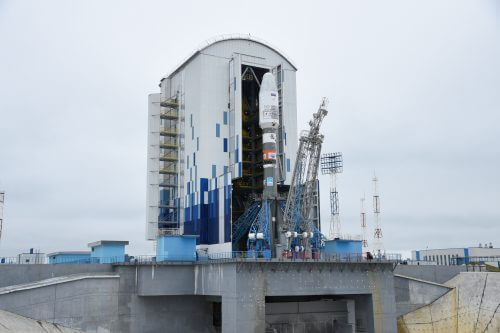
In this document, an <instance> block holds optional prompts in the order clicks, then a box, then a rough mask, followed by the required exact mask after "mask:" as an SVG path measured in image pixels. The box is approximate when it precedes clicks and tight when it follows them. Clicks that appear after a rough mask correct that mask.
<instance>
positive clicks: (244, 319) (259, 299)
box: [222, 291, 266, 333]
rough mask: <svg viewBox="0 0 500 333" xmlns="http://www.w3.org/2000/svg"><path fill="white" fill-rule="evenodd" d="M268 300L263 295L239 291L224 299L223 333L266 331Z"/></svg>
mask: <svg viewBox="0 0 500 333" xmlns="http://www.w3.org/2000/svg"><path fill="white" fill-rule="evenodd" d="M265 304H266V300H265V297H264V296H263V295H256V294H251V292H250V291H249V292H247V291H238V292H237V294H236V295H231V296H223V297H222V333H234V332H237V333H254V332H264V331H265V326H266V324H265V318H266V311H265V308H266V305H265Z"/></svg>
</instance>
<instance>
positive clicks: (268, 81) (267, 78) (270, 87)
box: [260, 72, 276, 91]
mask: <svg viewBox="0 0 500 333" xmlns="http://www.w3.org/2000/svg"><path fill="white" fill-rule="evenodd" d="M260 91H276V81H274V75H273V74H271V73H269V72H267V73H266V74H264V76H263V77H262V83H261V84H260Z"/></svg>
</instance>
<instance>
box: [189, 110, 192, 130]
mask: <svg viewBox="0 0 500 333" xmlns="http://www.w3.org/2000/svg"><path fill="white" fill-rule="evenodd" d="M189 126H191V127H193V114H192V113H191V114H190V115H189Z"/></svg>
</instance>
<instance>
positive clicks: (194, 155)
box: [193, 153, 196, 166]
mask: <svg viewBox="0 0 500 333" xmlns="http://www.w3.org/2000/svg"><path fill="white" fill-rule="evenodd" d="M195 165H196V153H193V166H195Z"/></svg>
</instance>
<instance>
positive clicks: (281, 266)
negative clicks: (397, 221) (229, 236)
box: [0, 261, 396, 333]
mask: <svg viewBox="0 0 500 333" xmlns="http://www.w3.org/2000/svg"><path fill="white" fill-rule="evenodd" d="M11 266H12V268H11V269H12V270H13V271H16V272H18V273H21V272H29V274H28V277H27V278H24V277H22V278H19V276H18V278H19V279H21V280H27V281H34V279H36V277H39V276H47V275H48V277H51V276H52V273H50V271H51V270H54V272H53V273H54V274H58V275H63V274H62V273H65V275H68V274H70V273H74V272H75V271H78V270H87V271H88V270H91V267H92V266H95V268H101V269H103V270H104V269H107V268H106V267H108V268H109V267H111V266H107V265H29V266H31V267H35V269H32V270H28V271H26V269H27V268H23V267H20V266H23V265H11ZM63 268H66V271H65V272H64V271H63ZM36 269H38V270H39V271H38V272H37V271H36ZM6 272H8V271H6ZM113 272H114V274H115V275H117V276H119V279H118V278H114V279H104V280H102V281H101V280H98V279H92V278H89V277H87V278H86V280H85V281H83V280H82V281H71V282H68V281H67V282H64V283H63V282H61V281H60V280H61V279H62V280H68V279H75V276H71V275H70V276H67V277H62V278H60V279H53V280H57V281H58V282H57V283H56V282H54V283H52V284H50V285H48V284H47V283H46V282H43V281H42V282H37V283H35V284H34V285H31V286H29V288H30V289H26V288H25V289H26V290H20V288H19V286H17V287H16V288H14V289H16V290H15V291H14V292H10V290H11V289H8V288H7V289H8V290H7V289H6V288H4V292H3V294H2V293H1V292H0V308H2V309H9V310H11V311H13V312H15V313H20V314H23V315H27V316H31V317H33V318H37V319H46V320H48V321H54V322H60V323H63V324H65V325H70V326H71V327H78V328H83V329H86V330H89V331H90V332H97V330H99V329H100V331H99V332H110V333H115V332H120V333H132V332H162V331H165V330H166V328H169V329H170V331H172V332H216V331H217V330H218V329H217V328H216V327H214V326H213V321H212V319H213V318H212V302H214V299H216V300H215V301H216V302H221V303H222V305H221V311H222V327H221V329H222V332H231V333H232V332H238V333H244V332H252V333H253V332H264V331H265V330H266V327H267V328H269V326H270V324H271V322H266V297H285V296H286V297H288V296H293V297H308V296H311V295H315V296H314V297H319V298H322V297H323V296H325V298H330V299H334V300H335V301H339V300H343V301H344V302H347V303H348V304H350V305H349V306H350V307H351V310H352V308H354V310H353V311H350V312H349V311H348V314H349V313H351V314H352V316H353V317H354V318H351V319H352V320H349V321H348V322H347V323H344V324H346V325H350V324H351V323H352V322H354V321H355V322H356V323H359V327H364V328H363V330H364V331H368V332H377V333H382V332H383V333H386V332H388V333H391V332H396V308H395V296H394V283H393V275H392V264H389V263H332V262H329V263H328V262H280V261H272V262H227V263H210V264H208V263H207V264H195V265H192V264H180V263H179V264H163V265H154V266H153V265H138V266H134V265H117V266H113ZM101 275H102V274H101ZM0 276H1V275H0ZM19 279H17V280H16V279H15V278H14V276H13V272H9V280H10V282H11V283H10V284H13V283H12V282H14V283H19V282H18V281H19ZM5 290H7V291H8V292H5ZM332 297H333V298H332ZM349 302H350V303H349ZM320 317H321V315H317V314H314V315H312V317H311V318H312V320H311V321H309V324H308V325H316V324H318V323H320V322H323V323H324V321H322V320H321V318H320ZM303 318H304V316H303ZM354 319H355V320H354ZM338 324H342V323H341V322H339V323H338ZM311 327H313V326H311ZM346 327H347V326H346ZM346 327H344V328H342V329H345V328H346ZM351 327H352V325H351ZM324 328H325V329H326V326H325V327H324ZM339 329H340V328H339Z"/></svg>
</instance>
